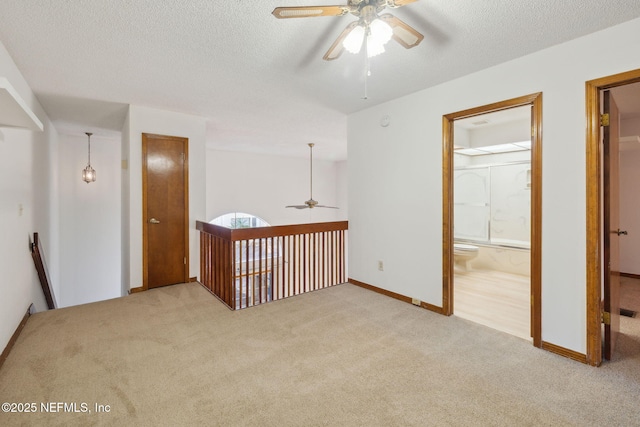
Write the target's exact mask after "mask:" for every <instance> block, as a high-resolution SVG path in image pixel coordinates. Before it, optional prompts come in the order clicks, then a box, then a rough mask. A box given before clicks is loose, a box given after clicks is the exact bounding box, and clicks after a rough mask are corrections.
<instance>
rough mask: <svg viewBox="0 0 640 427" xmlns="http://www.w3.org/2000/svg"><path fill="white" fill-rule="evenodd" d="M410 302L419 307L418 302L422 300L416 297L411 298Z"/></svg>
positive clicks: (420, 302)
mask: <svg viewBox="0 0 640 427" xmlns="http://www.w3.org/2000/svg"><path fill="white" fill-rule="evenodd" d="M411 304H413V305H417V306H418V307H420V304H422V301H420V300H419V299H418V298H411Z"/></svg>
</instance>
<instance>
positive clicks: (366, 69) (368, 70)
mask: <svg viewBox="0 0 640 427" xmlns="http://www.w3.org/2000/svg"><path fill="white" fill-rule="evenodd" d="M365 49H366V47H365ZM364 58H365V59H364V61H365V62H364V96H363V97H362V99H369V90H368V89H369V84H368V83H369V76H370V75H371V61H370V59H369V55H366V54H365V56H364Z"/></svg>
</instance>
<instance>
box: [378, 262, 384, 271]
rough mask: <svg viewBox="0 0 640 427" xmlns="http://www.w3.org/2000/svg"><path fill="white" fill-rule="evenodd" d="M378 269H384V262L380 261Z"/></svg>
mask: <svg viewBox="0 0 640 427" xmlns="http://www.w3.org/2000/svg"><path fill="white" fill-rule="evenodd" d="M378 270H380V271H384V263H383V262H382V261H378Z"/></svg>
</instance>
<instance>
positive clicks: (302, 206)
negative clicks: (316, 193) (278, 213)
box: [285, 205, 309, 209]
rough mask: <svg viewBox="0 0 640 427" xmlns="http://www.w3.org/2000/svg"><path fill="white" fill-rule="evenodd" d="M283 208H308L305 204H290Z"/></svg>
mask: <svg viewBox="0 0 640 427" xmlns="http://www.w3.org/2000/svg"><path fill="white" fill-rule="evenodd" d="M285 208H294V209H308V208H309V206H307V205H291V206H285Z"/></svg>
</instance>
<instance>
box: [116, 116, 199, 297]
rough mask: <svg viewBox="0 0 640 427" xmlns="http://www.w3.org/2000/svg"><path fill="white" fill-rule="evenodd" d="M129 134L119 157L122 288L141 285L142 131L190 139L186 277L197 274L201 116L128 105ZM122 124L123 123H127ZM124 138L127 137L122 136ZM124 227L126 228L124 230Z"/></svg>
mask: <svg viewBox="0 0 640 427" xmlns="http://www.w3.org/2000/svg"><path fill="white" fill-rule="evenodd" d="M127 124H128V128H129V132H128V137H123V152H122V160H124V161H126V163H127V167H128V170H127V173H123V177H125V178H126V179H127V182H126V183H124V184H123V197H124V196H125V193H126V196H127V200H126V201H123V209H126V212H125V213H123V215H126V216H127V220H126V221H124V220H123V224H124V227H123V234H125V235H124V238H123V241H122V244H123V246H125V245H126V246H128V247H127V251H128V257H127V259H125V261H124V263H123V270H124V271H128V273H129V274H128V277H127V278H126V280H127V283H126V284H123V288H124V289H127V290H128V289H132V288H138V287H141V286H142V285H143V282H142V281H143V273H142V269H143V265H142V218H143V215H142V134H143V133H152V134H159V135H169V136H178V137H184V138H188V139H189V277H198V276H199V274H200V236H199V234H198V231H197V230H196V228H195V223H196V221H197V220H203V219H204V218H205V213H206V212H205V204H206V201H205V198H206V176H205V163H206V161H205V155H206V153H205V135H206V120H205V118H203V117H198V116H192V115H188V114H182V113H175V112H170V111H163V110H158V109H153V108H147V107H141V106H135V105H131V106H130V107H129V114H128V116H127ZM127 124H126V125H127ZM126 125H125V126H126ZM125 138H126V139H125ZM124 229H126V231H124Z"/></svg>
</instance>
